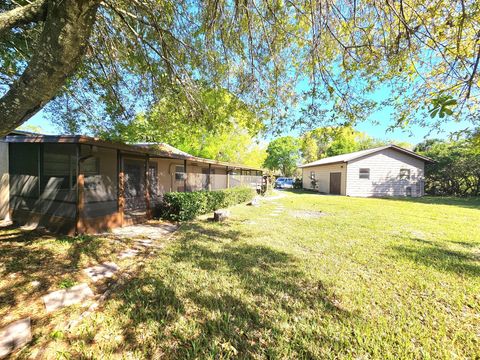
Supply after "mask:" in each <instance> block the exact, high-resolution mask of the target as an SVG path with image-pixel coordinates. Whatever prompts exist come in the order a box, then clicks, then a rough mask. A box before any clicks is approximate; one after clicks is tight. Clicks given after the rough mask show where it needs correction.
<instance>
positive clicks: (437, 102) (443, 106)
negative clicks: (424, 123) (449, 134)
mask: <svg viewBox="0 0 480 360" xmlns="http://www.w3.org/2000/svg"><path fill="white" fill-rule="evenodd" d="M455 105H457V100H455V99H454V98H453V97H452V96H451V95H441V96H439V97H436V98H434V99H432V107H431V108H430V109H429V113H430V117H431V118H434V117H436V116H437V115H438V117H439V118H441V119H443V118H444V117H445V116H446V115H452V114H453V110H452V109H451V108H452V107H454V106H455Z"/></svg>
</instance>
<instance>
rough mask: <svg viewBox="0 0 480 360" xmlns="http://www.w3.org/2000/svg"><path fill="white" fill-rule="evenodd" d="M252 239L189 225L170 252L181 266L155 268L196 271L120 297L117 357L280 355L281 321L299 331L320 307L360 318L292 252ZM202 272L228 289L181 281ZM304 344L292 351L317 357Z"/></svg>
mask: <svg viewBox="0 0 480 360" xmlns="http://www.w3.org/2000/svg"><path fill="white" fill-rule="evenodd" d="M195 234H196V235H195ZM248 236H249V235H248V234H245V233H242V232H239V231H235V230H232V229H231V228H229V226H208V227H206V226H204V225H203V224H202V223H193V224H190V225H188V227H187V229H186V230H185V231H183V232H182V233H181V237H180V238H179V239H178V242H179V243H178V246H175V247H174V248H173V249H172V250H171V251H172V252H171V253H170V254H169V255H168V256H171V259H172V260H173V261H172V262H171V263H167V264H162V262H161V261H158V262H157V263H155V266H157V267H159V268H161V267H163V266H169V267H172V269H171V271H173V272H176V271H177V270H176V267H177V266H178V267H179V268H181V269H185V268H186V269H190V268H191V269H192V270H191V272H190V273H189V272H188V271H190V270H184V271H181V272H179V275H178V283H175V281H172V279H171V278H165V277H164V276H162V275H161V274H159V275H158V277H156V276H155V275H154V274H155V273H154V272H152V269H149V271H145V272H142V273H140V274H139V275H138V277H137V278H134V279H132V280H131V281H130V282H129V283H128V284H126V285H125V286H124V287H123V288H122V289H120V290H119V291H118V292H117V293H116V295H114V299H113V300H115V302H114V303H112V304H113V305H112V306H113V308H114V310H113V312H112V310H111V309H110V310H109V311H110V312H109V317H111V318H122V330H123V337H124V339H125V341H123V342H122V343H121V344H118V345H117V348H116V349H115V350H114V352H115V353H123V352H126V351H132V352H136V351H140V352H141V353H142V357H155V356H157V355H159V354H162V355H163V356H166V357H167V358H197V357H200V358H205V357H212V358H225V357H227V358H228V357H239V358H253V357H269V356H274V355H275V350H274V348H275V344H276V342H277V341H279V340H278V338H279V337H282V333H283V331H285V330H284V329H282V328H280V327H279V325H278V324H279V322H290V324H291V326H293V323H294V321H296V320H293V319H294V318H296V316H298V317H301V316H302V314H303V315H305V314H306V313H309V314H311V313H312V312H317V311H319V310H320V311H323V313H324V316H326V317H332V318H335V319H337V320H338V321H343V320H345V319H349V318H352V317H355V316H356V315H355V314H352V313H350V312H349V311H347V310H345V309H343V308H342V307H341V306H340V305H339V302H338V301H337V298H336V296H335V294H334V293H333V292H332V291H330V290H329V289H328V288H327V287H326V286H325V285H324V284H323V283H322V282H320V281H318V280H311V279H309V278H308V276H306V275H305V274H304V273H303V272H302V271H301V270H299V268H298V266H297V259H295V258H294V257H292V256H291V255H289V254H287V253H285V252H282V251H279V250H276V249H273V248H270V247H267V246H263V245H252V244H248V243H246V242H244V241H235V240H238V239H240V238H242V239H244V238H245V237H248ZM168 269H169V268H167V270H166V271H170V270H168ZM196 269H198V271H202V273H203V275H202V276H205V272H204V271H203V270H207V271H208V272H209V275H208V276H211V277H212V278H211V279H213V280H214V281H213V282H214V283H215V282H216V281H218V282H219V284H225V286H224V287H223V286H221V285H220V286H213V289H212V283H211V282H210V285H209V286H207V284H205V286H203V285H202V283H201V281H202V280H201V279H202V276H200V277H199V278H198V281H199V283H198V284H196V286H194V287H193V288H192V289H191V290H189V289H188V287H187V288H185V284H182V283H181V281H182V280H181V279H182V278H183V279H186V277H192V278H191V279H189V281H193V282H195V274H196V273H197V270H196ZM280 313H281V314H283V315H282V316H283V318H282V316H280V315H278V314H280ZM276 316H279V317H278V318H276ZM152 324H153V327H154V329H155V330H154V332H153V333H151V332H148V331H147V332H148V336H143V335H144V332H142V331H140V329H145V328H148V329H150V331H151V328H152ZM179 328H181V329H182V330H178V329H179ZM172 329H173V330H172ZM285 336H287V335H285ZM309 336H311V334H309ZM317 337H318V338H319V339H320V338H322V336H321V335H320V334H317ZM77 340H79V341H80V342H83V341H84V340H82V339H81V337H80V338H78V339H77ZM322 342H323V344H322V346H326V347H335V348H343V349H348V346H347V345H348V344H343V343H341V342H342V340H341V339H339V338H328V339H326V338H322ZM302 344H303V343H301V342H300V343H297V344H296V345H292V346H291V348H292V349H294V350H292V351H293V352H294V353H296V354H297V355H299V356H304V357H309V356H311V357H313V355H312V354H310V353H309V351H310V350H309V349H307V348H306V347H305V345H302ZM74 355H75V354H74ZM76 355H80V354H76Z"/></svg>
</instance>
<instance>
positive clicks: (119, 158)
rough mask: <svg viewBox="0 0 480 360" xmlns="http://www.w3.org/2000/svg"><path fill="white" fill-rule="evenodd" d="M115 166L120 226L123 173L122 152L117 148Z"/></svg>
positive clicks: (122, 215)
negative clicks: (116, 170) (116, 169)
mask: <svg viewBox="0 0 480 360" xmlns="http://www.w3.org/2000/svg"><path fill="white" fill-rule="evenodd" d="M117 168H118V199H117V200H118V205H117V207H118V216H119V219H120V226H123V222H124V217H125V173H124V171H123V161H122V154H121V153H120V150H117Z"/></svg>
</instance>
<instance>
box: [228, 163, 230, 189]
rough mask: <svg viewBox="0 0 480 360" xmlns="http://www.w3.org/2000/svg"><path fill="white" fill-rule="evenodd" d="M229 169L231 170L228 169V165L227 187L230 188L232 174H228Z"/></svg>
mask: <svg viewBox="0 0 480 360" xmlns="http://www.w3.org/2000/svg"><path fill="white" fill-rule="evenodd" d="M228 171H229V170H228V166H227V189H229V188H230V176H229V174H228Z"/></svg>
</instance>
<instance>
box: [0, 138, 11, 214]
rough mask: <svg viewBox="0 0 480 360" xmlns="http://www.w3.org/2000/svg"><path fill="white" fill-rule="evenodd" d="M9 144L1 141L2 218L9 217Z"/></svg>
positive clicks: (0, 182) (0, 202) (0, 189)
mask: <svg viewBox="0 0 480 360" xmlns="http://www.w3.org/2000/svg"><path fill="white" fill-rule="evenodd" d="M9 198H10V184H9V175H8V144H7V143H4V142H0V220H3V219H8V218H9V213H8V209H9V200H10V199H9Z"/></svg>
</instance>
